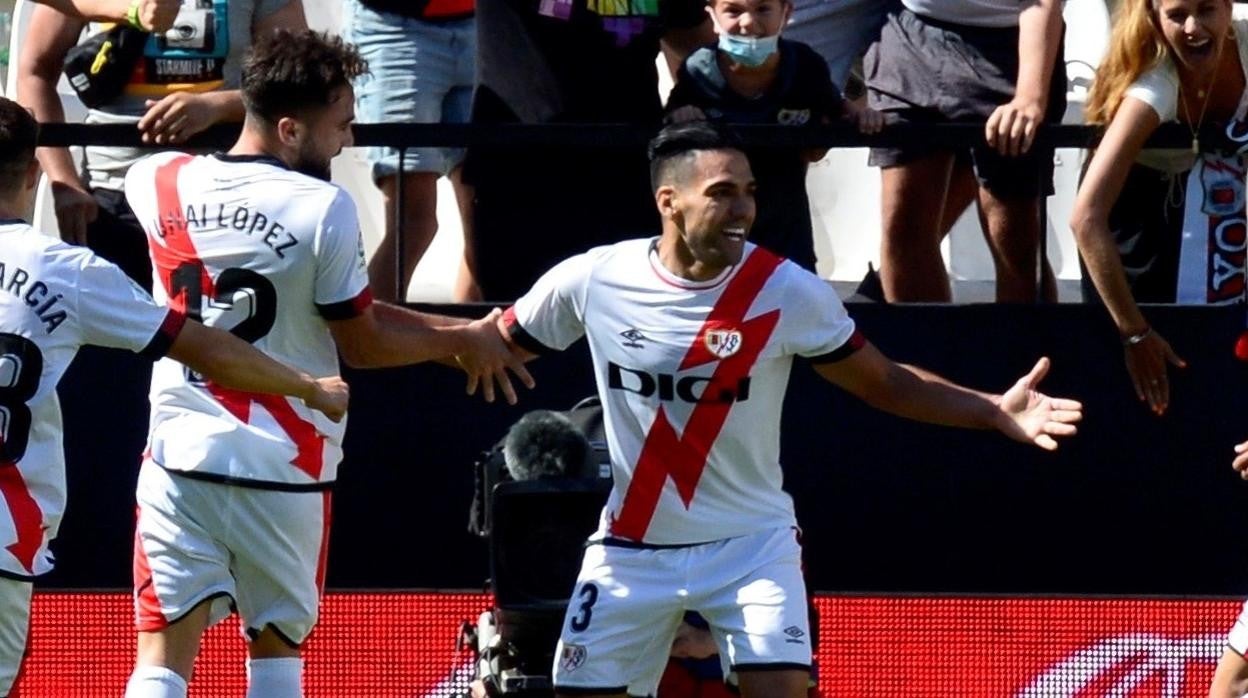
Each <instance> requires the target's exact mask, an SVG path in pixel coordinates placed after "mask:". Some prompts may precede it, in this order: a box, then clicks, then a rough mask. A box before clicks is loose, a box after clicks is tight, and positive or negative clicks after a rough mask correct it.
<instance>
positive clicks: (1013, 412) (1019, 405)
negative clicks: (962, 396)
mask: <svg viewBox="0 0 1248 698" xmlns="http://www.w3.org/2000/svg"><path fill="white" fill-rule="evenodd" d="M1048 372H1049V359H1048V357H1042V358H1041V359H1040V360H1039V361H1037V362H1036V365H1035V367H1034V368H1032V369H1031V373H1028V374H1027V375H1025V376H1023V377H1022V378H1019V379H1018V382H1016V383H1015V384H1014V385H1013V387H1011V388H1010V389H1009V390H1007V391H1006V392H1005V394H1004V395H1002V396H1001V401H1000V403H999V405H1000V408H1001V413H1002V414H1003V415H1004V417H1005V419H1004V420H1003V421H1002V423H1001V425H1000V427H999V428H1000V429H1001V431H1002V432H1003V433H1004V434H1005V435H1006V436H1008V437H1010V438H1011V439H1015V440H1016V441H1022V442H1023V443H1032V444H1035V445H1037V446H1039V447H1040V448H1043V449H1044V450H1046V451H1053V450H1055V449H1057V440H1056V439H1055V438H1054V437H1056V436H1074V435H1075V432H1076V431H1077V429H1076V428H1075V424H1077V423H1078V422H1079V420H1081V419H1083V405H1082V404H1081V403H1080V402H1079V401H1077V400H1067V399H1064V398H1055V397H1049V396H1048V395H1045V394H1044V393H1041V392H1039V391H1038V390H1036V386H1037V385H1039V384H1040V381H1041V380H1044V376H1045V374H1047V373H1048Z"/></svg>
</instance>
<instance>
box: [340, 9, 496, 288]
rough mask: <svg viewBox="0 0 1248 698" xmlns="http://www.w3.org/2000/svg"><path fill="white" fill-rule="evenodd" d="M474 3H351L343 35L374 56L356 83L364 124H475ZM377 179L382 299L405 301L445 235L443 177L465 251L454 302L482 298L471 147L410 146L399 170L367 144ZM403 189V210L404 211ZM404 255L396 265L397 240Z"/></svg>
mask: <svg viewBox="0 0 1248 698" xmlns="http://www.w3.org/2000/svg"><path fill="white" fill-rule="evenodd" d="M473 5H474V2H473V0H429V1H428V2H410V1H409V0H345V2H344V3H343V17H342V26H343V38H344V39H345V40H347V41H348V42H350V43H353V44H355V46H356V48H358V49H359V50H360V55H361V56H363V57H364V60H366V61H368V66H369V72H368V73H367V74H365V75H361V76H360V77H359V78H357V79H356V84H355V89H356V95H355V96H356V108H357V110H358V111H359V119H360V121H361V122H363V123H389V124H393V123H425V124H436V123H450V124H463V123H467V122H468V117H469V115H470V108H471V106H472V83H473V78H474V72H475V68H476V54H477V28H476V20H475V19H474V18H473ZM366 155H367V157H368V160H369V162H370V163H371V164H372V174H373V183H374V184H376V185H377V188H378V189H380V190H381V193H382V198H383V201H384V206H385V216H386V230H385V237H383V238H382V240H381V244H380V245H379V246H378V248H377V251H376V252H375V253H374V254H373V257H372V259H371V260H369V264H368V278H369V285H370V286H371V287H372V289H373V293H374V294H376V296H377V298H379V299H381V300H385V301H400V302H401V301H403V300H405V299H406V296H407V288H408V286H409V285H410V283H411V280H412V272H413V271H414V270H415V269H416V265H417V264H418V263H419V262H420V259H421V257H423V256H424V254H425V251H426V250H428V249H429V245H430V243H431V242H433V237H434V235H435V234H436V233H437V231H438V178H439V177H449V178H450V180H451V184H452V186H453V187H454V190H455V198H456V199H457V201H458V203H459V211H460V219H461V221H462V224H463V236H464V242H465V245H466V247H465V256H464V258H463V259H462V260H461V262H460V265H459V270H458V273H457V276H456V281H455V284H454V287H453V289H452V294H451V296H452V297H451V300H453V301H456V302H470V301H478V300H481V291H480V289H478V288H477V285H476V281H474V280H473V276H472V267H471V264H470V262H469V260H470V259H471V257H472V249H471V241H472V235H471V226H472V189H471V188H470V187H468V186H467V184H465V183H464V181H463V179H462V178H461V177H460V172H461V168H460V163H461V162H462V161H463V159H464V150H463V148H409V149H408V150H407V151H406V152H405V153H404V158H403V161H402V165H403V173H402V176H399V164H400V161H399V151H398V150H397V149H395V148H385V147H373V148H367V149H366ZM400 186H402V187H403V195H402V200H403V210H402V211H399V210H397V207H396V203H397V201H398V198H399V192H398V188H399V187H400ZM400 235H402V238H403V243H402V248H403V249H402V253H403V260H402V264H401V267H400V266H396V264H398V257H399V241H398V240H399V237H400Z"/></svg>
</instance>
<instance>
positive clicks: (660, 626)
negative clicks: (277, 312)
mask: <svg viewBox="0 0 1248 698" xmlns="http://www.w3.org/2000/svg"><path fill="white" fill-rule="evenodd" d="M650 158H651V160H650V162H651V165H650V172H651V180H652V183H653V186H654V198H655V203H656V204H657V207H658V210H659V214H660V215H661V217H662V221H663V228H662V234H661V235H659V236H658V237H655V238H651V239H639V240H630V241H626V242H621V243H617V244H614V245H609V246H605V247H599V248H595V249H593V250H590V251H589V252H587V253H585V254H582V255H579V256H576V257H573V258H571V259H569V260H567V261H565V262H562V263H560V264H559V265H557V266H555V267H554V268H553V269H551V270H550V271H549V272H547V273H546V274H545V275H544V276H543V277H542V278H541V279H540V280H539V281H538V282H537V284H536V285H534V287H533V288H532V290H530V291H529V292H528V293H527V294H526V295H525V296H524V297H523V298H521V299H520V300H518V301H516V304H515V306H514V307H512V308H510V309H509V310H508V311H507V312H506V313H504V315H503V318H502V320H501V321H500V323H499V330H500V333H502V334H504V335H505V336H508V337H509V338H510V339H511V341H513V342H514V343H515V344H516V345H517V346H518V350H519V349H522V350H523V351H524V352H525V353H527V354H532V355H537V354H541V353H545V352H548V351H550V350H561V349H564V348H566V347H568V346H569V345H571V344H572V343H573V342H575V341H576V340H577V339H579V338H580V337H582V336H585V337H587V338H588V340H589V347H590V352H591V354H592V356H593V364H594V374H595V378H596V381H597V384H598V392H599V396H600V397H601V398H602V404H603V415H604V420H605V426H606V433H607V443H608V446H609V450H610V453H611V466H612V474H613V489H612V491H611V494H610V495H609V497H608V500H607V504H606V506H605V507H604V509H603V512H602V517H601V522H600V524H599V528H598V531H597V532H596V533H594V534H593V535H592V536H591V537H590V540H589V543H588V545H587V546H586V550H585V556H584V560H583V562H582V567H581V572H580V575H579V578H578V580H577V583H576V587H575V589H574V591H573V594H572V601H571V603H570V605H569V607H568V611H567V615H566V619H565V621H564V626H563V632H562V637H561V638H560V640H559V647H558V652H557V657H556V663H555V669H554V681H555V690H556V693H557V694H559V695H565V696H568V695H577V696H624V695H625V693H626V692H627V693H630V694H632V695H647V694H652V693H653V690H654V688H655V686H656V685H657V683H658V680H659V675H660V673H661V672H662V669H663V666H664V664H665V663H666V661H667V657H668V653H669V649H670V648H671V647H672V640H673V638H674V637H675V635H676V631H677V627H678V626H679V624H680V621H681V618H682V616H683V615H684V613H685V612H686V611H697V612H698V613H700V614H701V615H702V616H703V617H704V618H705V619H706V620H707V622H708V623H709V625H710V632H711V635H712V636H713V637H714V639H715V641H716V644H717V645H718V648H719V654H720V657H721V662H722V663H723V665H724V669H725V675H727V672H728V671H729V670H731V671H732V672H733V673H735V674H736V676H737V678H738V679H739V686H740V689H741V695H742V696H744V697H745V698H759V697H761V696H771V697H776V696H783V697H789V698H796V697H798V696H805V695H806V691H807V684H808V682H809V679H810V662H811V646H810V627H809V620H808V615H807V608H806V589H805V584H804V583H803V581H802V574H801V563H800V549H799V546H798V542H797V536H796V521H795V518H794V513H793V501H792V499H791V498H790V497H789V495H788V494H787V493H785V492H784V490H783V489H782V488H781V483H782V479H783V478H782V474H781V469H780V462H779V456H780V453H779V451H780V407H781V404H782V403H783V400H784V393H785V390H786V388H787V387H788V379H789V369H790V367H791V365H792V363H793V357H794V356H805V357H807V358H808V359H809V360H810V361H811V363H812V364H813V365H814V367H815V370H816V371H817V372H818V373H819V375H820V376H822V377H823V378H825V379H826V380H828V381H830V382H832V383H834V384H836V385H838V386H840V387H841V388H843V389H845V390H847V391H849V392H850V393H852V394H854V395H856V396H858V397H859V398H861V399H863V400H864V401H866V402H868V403H869V404H871V405H873V406H875V407H877V408H879V409H883V410H886V411H888V412H891V413H893V414H897V415H900V416H904V417H909V418H911V419H918V420H922V421H926V422H932V423H936V424H945V425H949V426H959V427H967V428H976V429H996V430H998V431H1000V432H1002V433H1003V434H1005V435H1006V436H1008V437H1010V438H1013V439H1017V440H1019V441H1022V442H1024V443H1034V444H1036V445H1037V446H1040V447H1041V448H1045V449H1050V450H1051V449H1054V448H1057V442H1056V440H1055V438H1054V437H1060V436H1069V435H1071V434H1074V433H1075V422H1077V421H1078V420H1079V419H1080V417H1081V416H1082V409H1083V408H1082V406H1081V405H1080V404H1079V403H1078V402H1075V401H1073V400H1062V399H1055V398H1050V397H1048V396H1046V395H1043V394H1041V393H1039V392H1037V391H1036V390H1035V386H1036V384H1037V383H1038V382H1039V381H1040V380H1041V378H1043V377H1044V374H1045V373H1046V372H1047V370H1048V365H1049V363H1048V360H1047V359H1041V360H1040V361H1039V362H1037V363H1036V365H1035V367H1034V368H1033V369H1032V370H1031V372H1030V373H1029V374H1028V375H1026V376H1024V377H1023V378H1021V379H1019V380H1018V382H1016V383H1015V384H1014V386H1013V387H1011V388H1010V389H1009V390H1008V391H1007V392H1006V393H1005V394H1004V395H990V394H986V393H981V392H977V391H973V390H970V389H967V388H964V387H962V386H959V385H956V384H954V383H951V382H949V381H946V380H945V379H943V378H940V377H939V376H936V375H934V374H932V373H929V372H927V371H924V370H923V369H920V368H916V367H913V366H906V365H902V364H897V363H894V362H892V361H890V360H889V359H888V358H886V357H885V356H884V355H883V354H881V353H880V352H879V351H878V350H877V349H876V348H875V347H873V346H872V345H871V344H870V343H869V342H867V341H866V340H865V339H864V338H863V337H862V335H861V334H860V333H859V332H858V331H857V329H856V328H855V326H854V322H853V320H852V319H850V317H849V315H848V314H847V313H846V311H845V306H844V305H842V304H841V301H840V299H839V298H838V297H837V295H836V293H835V292H834V291H833V290H832V287H831V286H830V285H829V284H827V283H826V282H825V281H823V280H822V279H820V278H819V277H817V276H815V275H814V274H811V273H810V272H808V271H805V270H803V269H802V268H800V267H799V266H797V265H796V264H794V263H793V262H790V261H788V260H785V259H782V258H780V257H777V256H776V255H774V254H771V253H770V252H768V251H767V250H765V249H763V248H761V247H757V246H755V245H754V244H752V243H750V242H747V241H746V237H747V234H748V232H749V230H750V226H751V224H752V223H753V222H754V176H753V174H752V173H751V172H750V164H749V161H748V160H747V159H746V156H745V154H744V153H743V152H742V151H741V149H740V148H739V147H738V146H737V145H735V143H734V142H733V141H731V140H730V139H728V138H726V137H725V134H723V133H722V132H721V131H719V130H717V127H715V126H713V125H711V124H708V123H706V122H692V123H687V124H681V125H679V126H672V127H668V128H667V129H664V131H663V132H662V133H660V134H659V136H658V137H657V138H656V139H655V140H654V141H653V142H652V143H651V145H650Z"/></svg>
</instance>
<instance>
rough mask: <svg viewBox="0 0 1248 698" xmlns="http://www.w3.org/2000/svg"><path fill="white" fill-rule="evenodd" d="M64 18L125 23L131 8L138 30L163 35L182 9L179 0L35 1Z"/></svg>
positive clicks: (180, 0) (128, 18)
mask: <svg viewBox="0 0 1248 698" xmlns="http://www.w3.org/2000/svg"><path fill="white" fill-rule="evenodd" d="M35 2H38V3H40V4H43V5H47V6H48V7H52V8H55V9H56V10H58V11H60V12H64V13H65V14H67V15H72V16H74V17H79V18H81V19H89V20H98V21H114V22H125V21H128V20H130V19H131V17H130V7H131V5H133V6H134V19H137V20H138V22H139V24H140V25H141V26H140V28H142V29H146V30H148V31H156V32H163V31H165V30H167V29H169V27H172V26H173V20H175V19H177V17H178V10H180V9H182V0H35Z"/></svg>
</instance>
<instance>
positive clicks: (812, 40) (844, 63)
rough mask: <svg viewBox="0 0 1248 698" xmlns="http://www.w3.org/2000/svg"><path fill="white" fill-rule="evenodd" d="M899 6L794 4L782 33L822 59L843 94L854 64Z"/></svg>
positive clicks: (808, 0) (798, 0)
mask: <svg viewBox="0 0 1248 698" xmlns="http://www.w3.org/2000/svg"><path fill="white" fill-rule="evenodd" d="M900 4H901V3H900V0H794V2H793V13H792V15H791V16H790V18H789V23H788V26H786V27H785V31H786V32H788V36H789V38H790V39H792V40H794V41H800V42H802V43H803V44H806V45H807V46H810V47H811V48H813V49H814V50H815V52H816V53H818V54H819V55H820V56H822V57H823V60H824V62H825V63H827V65H828V73H829V74H830V75H831V76H832V84H834V85H836V87H837V89H839V90H840V91H841V92H842V93H845V92H846V86H847V85H848V83H849V78H850V73H851V71H852V69H853V67H854V64H855V63H856V62H857V61H858V59H859V58H860V57H861V56H862V54H863V52H864V51H866V50H867V47H868V46H870V45H871V43H872V42H874V41H876V40H877V39H879V37H880V27H882V26H884V18H885V17H887V16H888V11H889V10H891V9H894V8H896V7H897V6H898V5H900Z"/></svg>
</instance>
